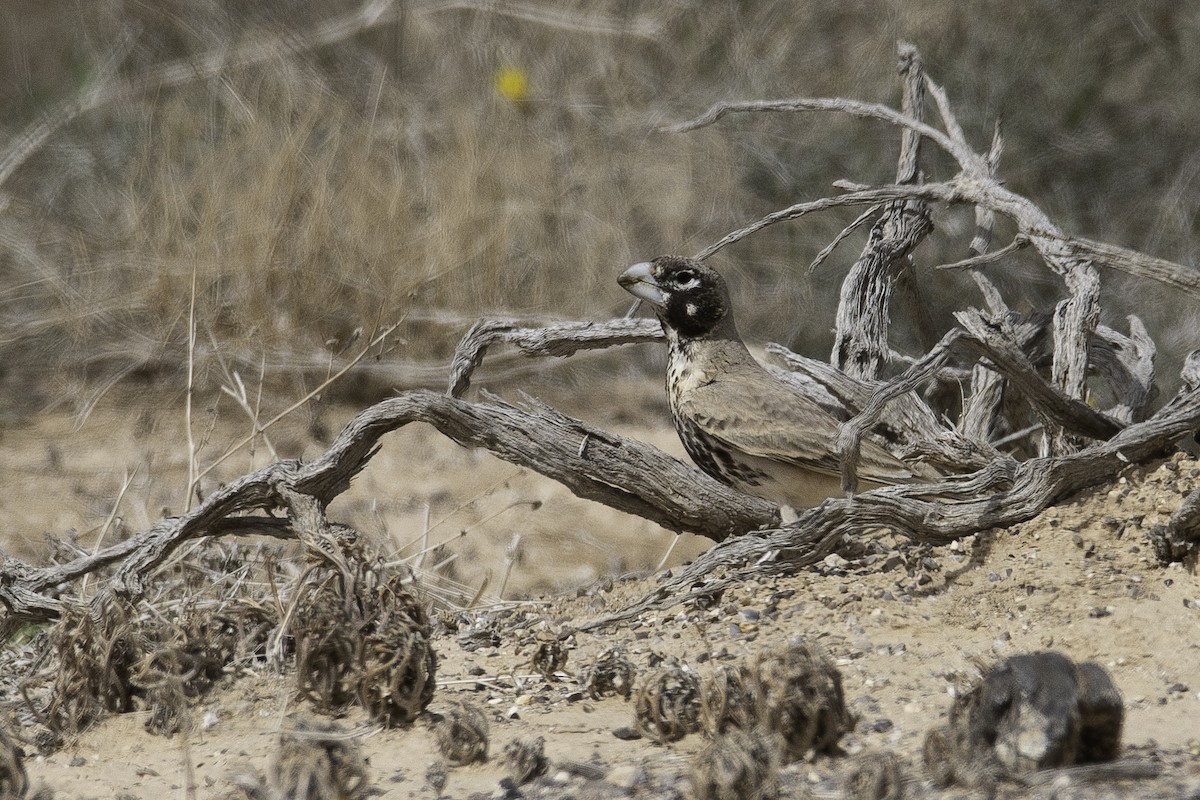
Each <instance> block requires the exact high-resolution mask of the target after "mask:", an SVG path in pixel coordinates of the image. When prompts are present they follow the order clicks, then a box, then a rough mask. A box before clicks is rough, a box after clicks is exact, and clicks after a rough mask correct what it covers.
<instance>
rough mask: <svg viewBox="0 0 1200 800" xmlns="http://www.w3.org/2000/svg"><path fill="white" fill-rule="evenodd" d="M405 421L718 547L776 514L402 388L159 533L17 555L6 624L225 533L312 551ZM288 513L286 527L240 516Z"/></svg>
mask: <svg viewBox="0 0 1200 800" xmlns="http://www.w3.org/2000/svg"><path fill="white" fill-rule="evenodd" d="M410 422H426V423H429V424H431V425H433V426H434V427H436V428H437V429H438V430H439V431H441V432H442V433H443V434H444V435H446V436H447V437H449V438H450V439H453V440H454V441H456V442H458V443H459V444H462V445H465V446H469V447H483V448H486V449H488V450H490V451H491V452H493V453H494V454H496V455H497V456H499V457H501V458H504V459H506V460H508V461H511V462H513V463H515V464H519V465H521V466H525V467H529V468H530V469H533V470H536V471H538V472H541V473H543V474H545V475H548V476H550V477H552V478H554V479H556V480H558V481H560V482H561V483H563V484H564V485H566V486H567V487H568V488H570V489H571V490H572V491H573V492H575V493H576V494H578V495H579V496H581V497H585V498H588V499H592V500H597V501H599V502H603V503H607V504H608V505H610V506H612V507H614V508H617V509H620V510H623V511H626V512H628V513H630V514H636V515H638V516H641V517H644V518H646V519H650V520H653V521H655V522H658V523H659V524H661V525H663V526H664V527H667V528H670V529H672V530H677V531H693V532H696V533H701V534H704V535H706V536H710V537H712V538H714V539H718V540H719V539H723V538H725V537H727V536H730V535H734V534H739V533H744V532H746V531H749V530H754V529H756V528H761V527H764V526H767V525H772V524H778V523H779V510H778V509H777V508H776V507H775V506H774V505H772V504H771V503H768V502H767V501H765V500H761V499H759V498H756V497H749V496H747V495H743V494H741V493H739V492H736V491H734V490H733V489H731V488H729V487H727V486H725V485H724V484H721V483H718V482H717V481H715V480H713V479H712V478H710V477H708V476H707V475H705V474H704V473H702V472H700V471H699V470H698V469H696V468H694V467H692V466H690V465H688V464H685V463H683V462H681V461H679V460H678V459H676V458H673V457H671V456H669V455H667V454H666V453H663V452H662V451H660V450H658V449H657V448H655V447H652V446H651V445H648V444H644V443H642V442H638V441H636V440H634V439H629V438H627V437H624V436H620V435H617V434H614V433H609V432H607V431H603V430H600V429H598V428H595V427H593V426H591V425H588V424H587V423H584V422H581V421H579V420H575V419H572V418H570V417H568V416H566V415H564V414H561V413H559V412H557V411H555V410H554V409H552V408H550V407H549V406H546V405H544V404H541V403H539V402H537V401H535V400H533V399H531V398H526V408H524V409H522V408H518V407H517V406H514V405H511V404H509V403H505V402H503V401H501V400H498V399H491V400H489V401H488V402H484V403H468V402H466V401H464V400H460V399H456V398H452V397H448V396H446V395H444V394H438V393H435V392H429V391H423V390H418V391H412V392H406V393H405V394H402V395H400V396H398V397H394V398H391V399H389V400H385V401H383V402H381V403H377V404H376V405H374V406H371V407H370V408H368V409H366V410H365V411H363V412H362V413H361V414H359V415H358V416H357V417H356V418H355V419H354V420H353V421H351V422H350V424H349V425H347V427H346V428H345V429H344V430H343V431H342V432H341V434H340V435H339V436H338V437H337V439H336V440H335V441H334V442H333V444H331V445H330V447H329V449H328V450H327V451H326V452H325V453H324V455H322V456H321V457H320V458H318V459H317V460H315V461H313V462H312V463H309V464H304V463H301V462H299V461H279V462H277V463H275V464H271V465H270V466H267V467H264V468H263V469H260V470H258V471H256V472H253V473H251V474H249V475H246V476H243V477H242V478H239V479H237V480H235V481H232V482H230V483H228V484H226V485H225V486H223V487H221V488H220V489H218V490H217V491H215V492H213V493H212V494H211V495H209V496H208V497H207V498H206V499H205V501H204V502H203V503H201V504H200V505H199V506H198V507H197V508H195V509H194V510H192V511H190V512H189V513H187V514H185V515H183V516H180V517H169V518H167V519H163V520H161V521H160V522H159V523H158V524H157V525H155V526H153V527H152V528H149V529H148V530H146V531H143V532H141V533H139V534H136V535H134V536H132V537H130V538H128V539H126V540H124V541H121V542H118V543H116V544H114V545H112V546H110V547H107V548H105V549H103V550H100V551H99V552H97V553H95V554H93V555H87V556H83V557H80V558H78V559H76V560H74V561H71V562H69V563H66V564H55V565H51V566H47V567H32V566H30V565H27V564H24V563H23V562H20V561H18V560H16V559H12V558H9V559H6V560H5V561H4V562H3V563H0V603H2V604H3V605H4V606H5V608H6V609H7V611H8V615H9V617H12V618H15V619H19V620H40V619H48V618H52V617H54V616H56V615H57V612H58V608H59V603H58V600H57V599H55V598H54V597H53V596H51V592H52V590H54V588H55V587H57V586H59V585H60V584H63V583H67V582H70V581H72V580H75V579H77V578H79V577H82V576H83V575H86V574H88V573H91V572H94V571H95V570H97V569H100V568H103V567H108V566H112V565H117V569H116V571H115V574H114V576H113V578H112V579H111V580H110V581H109V582H108V589H109V590H110V591H112V592H115V593H116V594H118V595H121V596H126V597H136V596H139V595H141V594H142V592H143V590H144V588H145V581H146V579H147V578H148V576H149V575H150V574H151V573H152V572H153V570H154V568H155V567H157V566H158V565H159V564H161V563H162V562H163V561H164V560H165V559H166V558H167V557H168V556H170V555H171V553H173V552H174V551H175V550H176V549H177V548H178V547H179V546H180V545H181V544H183V543H185V542H187V541H190V540H193V539H196V538H199V537H203V536H212V535H220V534H223V533H269V534H271V535H277V536H278V535H290V536H297V535H298V534H299V535H300V538H301V539H302V541H304V542H305V544H306V545H307V546H309V547H316V548H320V544H319V543H320V540H321V539H322V538H325V536H326V534H327V533H328V524H327V523H324V522H322V520H323V517H322V516H320V514H321V513H323V511H322V510H323V509H324V507H325V506H327V505H328V504H329V502H330V501H332V500H333V498H335V497H336V496H337V495H339V494H340V493H342V492H343V491H345V490H346V489H347V488H348V487H349V485H350V480H351V479H352V478H353V477H354V476H355V475H357V474H358V473H359V472H360V471H362V469H363V468H364V467H365V466H366V465H367V463H368V461H369V460H370V458H371V457H372V456H373V455H374V454H375V453H376V452H377V451H378V447H379V439H380V438H381V437H382V436H384V435H385V434H387V433H389V432H391V431H394V430H396V429H398V428H401V427H403V426H404V425H407V424H409V423H410ZM275 509H285V510H287V511H288V512H289V520H288V524H283V521H281V520H276V519H273V518H268V517H258V516H250V517H247V516H244V515H246V514H251V513H254V512H270V511H273V510H275Z"/></svg>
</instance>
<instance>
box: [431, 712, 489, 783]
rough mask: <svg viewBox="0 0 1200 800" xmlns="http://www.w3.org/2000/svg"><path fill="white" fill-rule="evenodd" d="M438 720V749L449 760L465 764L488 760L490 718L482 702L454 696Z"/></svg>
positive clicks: (435, 733)
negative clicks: (481, 705) (480, 703)
mask: <svg viewBox="0 0 1200 800" xmlns="http://www.w3.org/2000/svg"><path fill="white" fill-rule="evenodd" d="M438 717H439V718H438V720H437V721H436V722H435V723H434V729H433V730H434V735H435V736H436V737H437V743H438V749H440V750H441V752H442V755H443V756H444V757H445V759H446V761H447V762H448V763H450V764H451V765H453V766H457V767H461V766H464V765H466V764H474V763H475V762H476V761H487V755H488V729H489V726H488V719H487V714H486V713H485V712H484V711H483V710H482V709H481V708H479V707H478V706H476V705H475V704H473V703H469V702H467V701H465V700H454V701H452V702H451V704H450V706H449V707H448V708H447V709H446V710H445V711H444V712H443V713H442V714H440V715H438Z"/></svg>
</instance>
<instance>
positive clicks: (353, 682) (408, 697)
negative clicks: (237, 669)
mask: <svg viewBox="0 0 1200 800" xmlns="http://www.w3.org/2000/svg"><path fill="white" fill-rule="evenodd" d="M343 555H344V557H343V558H335V559H333V560H332V562H331V563H332V564H333V565H332V566H322V567H317V568H314V569H313V570H311V571H310V572H309V573H308V574H307V576H306V577H305V578H304V580H303V581H302V583H301V585H300V587H299V590H298V594H297V599H296V607H295V617H294V619H293V620H292V624H291V630H292V634H293V636H294V637H295V643H296V680H297V688H298V689H299V691H300V694H301V696H303V697H306V698H308V699H309V700H311V701H312V702H313V704H314V705H315V706H316V708H317V710H319V711H322V712H330V711H336V710H338V709H341V708H344V707H345V706H347V705H348V704H350V703H351V702H354V701H355V700H357V701H358V702H359V703H360V704H361V705H362V707H363V708H364V709H366V711H367V712H368V713H369V714H370V715H371V718H372V719H374V720H375V721H377V722H380V723H382V724H384V725H387V726H389V727H390V726H395V725H408V724H410V723H412V721H413V720H415V719H416V718H417V715H419V714H420V713H421V712H422V711H423V710H424V709H425V707H426V706H428V705H429V702H430V701H431V700H432V699H433V692H434V688H435V683H436V674H437V654H436V652H435V651H434V649H433V643H432V641H431V634H432V631H431V628H430V625H429V617H428V615H427V614H426V612H425V609H424V608H423V607H422V605H421V603H420V602H419V601H418V600H417V598H416V597H415V596H414V595H413V594H412V593H411V592H410V591H409V590H408V589H407V588H406V587H405V585H404V584H405V581H406V577H405V576H404V575H403V574H401V573H399V572H393V571H390V570H389V569H388V568H386V567H385V566H384V565H383V564H382V562H380V561H379V560H378V559H376V558H374V557H372V556H370V555H367V554H365V552H364V550H363V549H362V548H361V547H360V546H358V545H357V543H356V544H355V546H353V547H349V548H347V549H346V551H345V552H344V554H343Z"/></svg>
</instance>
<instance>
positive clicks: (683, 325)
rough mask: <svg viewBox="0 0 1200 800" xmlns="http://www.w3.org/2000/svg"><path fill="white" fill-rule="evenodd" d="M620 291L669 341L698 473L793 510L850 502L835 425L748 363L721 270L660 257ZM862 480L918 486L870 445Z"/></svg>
mask: <svg viewBox="0 0 1200 800" xmlns="http://www.w3.org/2000/svg"><path fill="white" fill-rule="evenodd" d="M618 282H619V283H620V284H621V286H623V287H624V288H625V289H626V290H627V291H629V292H630V293H631V294H633V295H634V296H636V297H638V298H641V299H642V300H644V301H646V302H647V303H649V304H650V305H651V306H652V307H653V308H654V312H655V314H657V316H658V319H659V321H660V322H661V323H662V326H663V330H664V331H665V332H666V335H667V343H668V345H669V348H670V355H669V359H668V362H667V399H668V402H669V404H670V407H671V416H672V418H673V421H674V423H675V431H676V432H677V433H678V434H679V438H680V440H681V441H682V442H683V446H684V449H685V450H686V451H687V453H688V455H689V456H691V458H692V460H693V461H695V462H696V465H697V466H699V467H700V469H702V470H704V471H705V472H707V473H708V474H709V475H711V476H712V477H714V478H716V479H717V480H719V481H722V482H723V483H726V484H728V485H730V486H732V487H733V488H735V489H738V490H739V491H742V492H745V493H746V494H751V495H755V496H758V497H762V498H765V499H767V500H770V501H771V502H774V503H776V504H778V505H780V506H785V507H788V508H792V509H803V508H810V507H812V506H815V505H817V504H819V503H820V502H821V501H823V500H825V499H826V498H828V497H834V496H839V495H842V494H843V491H842V483H841V473H840V465H839V462H838V457H837V454H836V440H837V433H838V420H837V419H836V418H834V416H833V415H832V414H830V413H829V412H828V411H826V410H825V409H824V408H822V407H821V406H820V405H818V404H817V403H816V402H815V401H814V400H812V399H810V398H809V397H808V396H806V395H805V394H804V393H803V392H801V391H800V390H799V389H797V388H795V387H793V386H792V385H790V384H788V383H786V382H785V381H783V380H781V379H780V378H778V377H776V376H775V375H773V374H772V373H771V372H770V371H769V370H767V369H766V368H765V367H764V366H763V365H762V364H760V363H759V362H758V361H757V360H755V358H754V356H753V355H751V354H750V351H749V350H747V349H746V345H745V344H744V343H743V342H742V338H741V336H740V335H739V334H738V329H737V325H736V324H735V323H734V314H733V308H732V306H731V305H730V301H729V290H728V288H727V287H726V285H725V280H724V279H723V278H722V277H721V276H720V274H718V273H717V272H716V270H714V269H712V268H711V267H708V266H706V265H704V264H702V263H700V262H699V261H696V260H694V259H690V258H684V257H682V256H659V257H658V258H656V259H654V260H653V261H648V262H643V263H640V264H634V265H633V266H632V267H630V268H629V269H627V270H625V272H624V273H622V274H621V276H620V278H619V279H618ZM858 476H859V481H858V486H859V488H860V489H863V490H865V489H873V488H877V487H879V486H883V485H888V484H898V483H909V482H912V481H913V480H914V479H916V478H917V474H916V473H915V472H914V468H913V467H910V466H909V465H907V464H905V463H904V462H903V461H901V460H900V459H898V458H896V457H895V456H893V455H892V454H891V453H889V452H888V451H887V450H886V449H884V448H883V447H882V446H880V445H878V444H876V443H875V442H873V441H870V440H866V439H864V440H863V442H862V449H861V451H860V461H859V464H858ZM922 477H925V476H924V475H922Z"/></svg>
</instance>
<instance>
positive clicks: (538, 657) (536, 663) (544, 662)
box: [531, 630, 569, 678]
mask: <svg viewBox="0 0 1200 800" xmlns="http://www.w3.org/2000/svg"><path fill="white" fill-rule="evenodd" d="M568 653H569V650H568V649H567V645H566V643H565V642H564V641H563V640H562V639H561V638H560V637H559V636H558V635H557V634H556V633H554V632H553V631H548V630H545V631H538V632H537V637H536V642H535V645H534V649H533V658H532V659H531V661H532V664H533V668H534V669H535V670H537V673H538V674H539V675H541V676H542V677H544V678H553V677H554V674H555V673H556V672H561V671H562V670H563V668H564V667H565V666H566V665H567V656H568Z"/></svg>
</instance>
